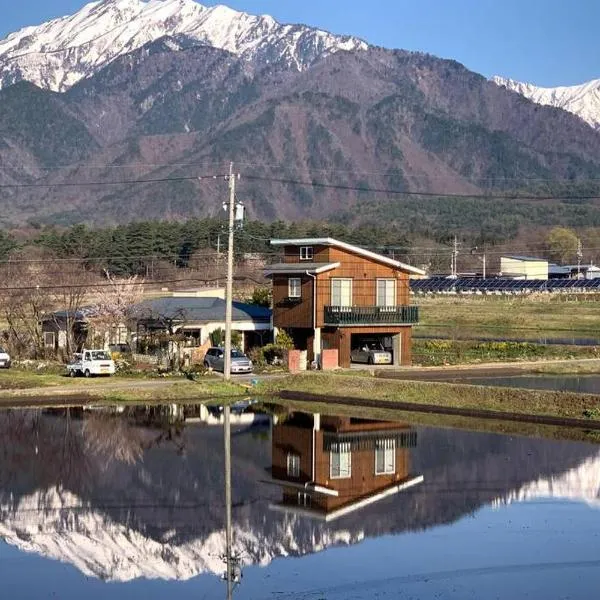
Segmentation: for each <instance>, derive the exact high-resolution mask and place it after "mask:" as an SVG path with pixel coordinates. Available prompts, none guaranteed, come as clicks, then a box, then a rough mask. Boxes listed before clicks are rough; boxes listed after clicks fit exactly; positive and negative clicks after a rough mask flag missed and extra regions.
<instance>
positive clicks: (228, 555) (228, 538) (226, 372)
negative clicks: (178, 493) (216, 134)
mask: <svg viewBox="0 0 600 600" xmlns="http://www.w3.org/2000/svg"><path fill="white" fill-rule="evenodd" d="M228 181H229V206H228V209H229V231H228V233H229V242H228V250H227V288H226V298H225V300H226V304H225V365H224V368H223V376H224V378H225V381H229V380H230V379H231V321H232V317H233V232H234V217H235V175H234V173H233V163H230V165H229V178H228ZM230 416H231V408H230V406H229V404H227V403H226V404H225V407H224V410H223V437H224V441H225V561H226V563H227V565H226V566H227V571H226V583H227V600H231V597H232V593H233V564H232V548H231V546H232V538H233V535H232V531H231V421H230Z"/></svg>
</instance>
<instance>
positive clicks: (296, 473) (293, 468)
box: [287, 452, 300, 479]
mask: <svg viewBox="0 0 600 600" xmlns="http://www.w3.org/2000/svg"><path fill="white" fill-rule="evenodd" d="M287 476H288V477H293V478H295V479H297V478H298V477H300V455H299V454H294V453H293V452H288V454H287Z"/></svg>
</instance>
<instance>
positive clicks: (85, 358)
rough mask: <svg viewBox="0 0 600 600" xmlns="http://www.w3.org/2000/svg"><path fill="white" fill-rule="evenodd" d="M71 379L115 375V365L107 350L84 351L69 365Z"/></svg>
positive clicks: (68, 370)
mask: <svg viewBox="0 0 600 600" xmlns="http://www.w3.org/2000/svg"><path fill="white" fill-rule="evenodd" d="M67 372H68V374H69V376H70V377H77V376H78V375H84V376H85V377H91V376H92V375H114V374H115V363H114V361H113V359H112V357H111V356H110V354H109V353H108V352H107V351H106V350H83V351H82V352H81V353H78V354H76V355H75V358H74V360H73V361H72V362H70V363H69V364H68V365H67Z"/></svg>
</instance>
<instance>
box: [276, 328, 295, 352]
mask: <svg viewBox="0 0 600 600" xmlns="http://www.w3.org/2000/svg"><path fill="white" fill-rule="evenodd" d="M273 345H276V346H281V347H282V348H285V349H286V350H293V349H294V340H293V339H292V337H291V336H290V334H289V333H288V332H287V331H286V330H285V329H281V330H280V331H279V333H278V334H277V339H276V340H275V344H273Z"/></svg>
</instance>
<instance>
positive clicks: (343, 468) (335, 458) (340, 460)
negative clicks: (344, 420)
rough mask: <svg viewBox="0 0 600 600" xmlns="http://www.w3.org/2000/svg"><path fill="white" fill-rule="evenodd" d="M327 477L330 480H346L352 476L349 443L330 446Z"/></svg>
mask: <svg viewBox="0 0 600 600" xmlns="http://www.w3.org/2000/svg"><path fill="white" fill-rule="evenodd" d="M329 475H330V477H331V479H347V478H348V477H350V476H351V475H352V454H351V452H350V443H349V442H341V443H337V444H333V445H332V446H331V452H330V453H329Z"/></svg>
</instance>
